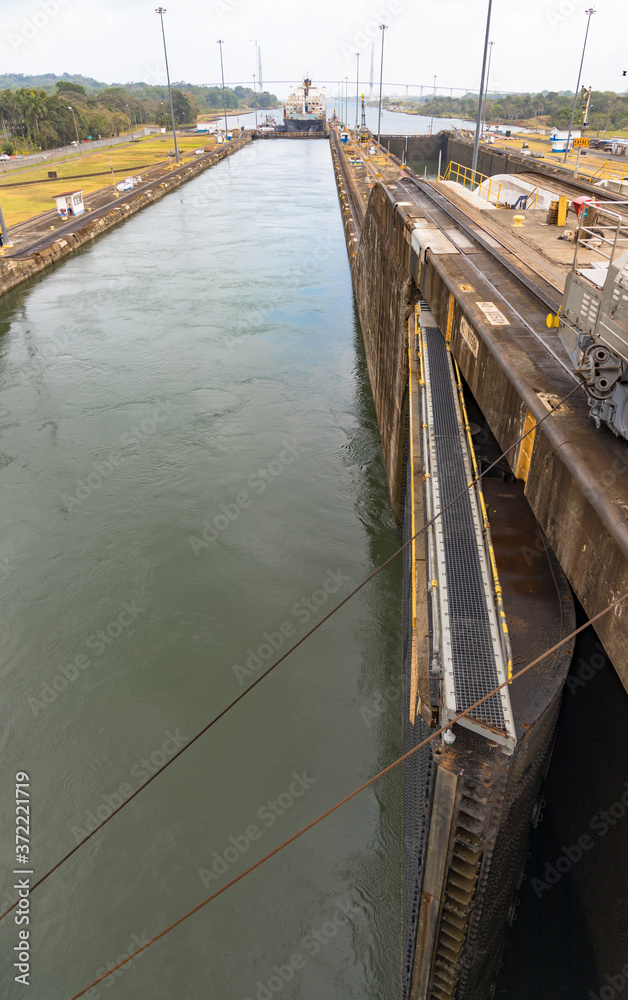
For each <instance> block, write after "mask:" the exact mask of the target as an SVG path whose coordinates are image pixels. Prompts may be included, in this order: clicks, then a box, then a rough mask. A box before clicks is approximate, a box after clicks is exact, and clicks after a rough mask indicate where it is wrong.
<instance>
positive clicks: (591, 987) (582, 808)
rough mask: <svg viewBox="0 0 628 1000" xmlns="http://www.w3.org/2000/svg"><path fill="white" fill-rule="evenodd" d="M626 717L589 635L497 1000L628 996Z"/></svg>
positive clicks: (624, 699)
mask: <svg viewBox="0 0 628 1000" xmlns="http://www.w3.org/2000/svg"><path fill="white" fill-rule="evenodd" d="M577 614H578V624H579V625H581V624H582V623H583V622H584V621H585V620H586V616H585V615H584V612H583V610H582V608H581V607H579V606H577ZM627 713H628V694H627V693H626V691H625V690H624V688H623V686H622V684H621V682H620V680H619V678H618V677H617V674H616V673H615V670H614V669H613V667H612V665H611V663H610V661H609V660H608V658H607V656H606V655H605V653H604V650H603V648H602V646H601V644H600V643H599V640H598V638H597V636H596V634H595V632H594V631H593V629H592V628H589V629H587V630H586V631H585V632H583V633H581V634H580V635H579V636H578V639H577V642H576V645H575V650H574V658H573V662H572V666H571V670H570V674H569V677H568V679H567V684H566V686H565V690H564V694H563V701H562V706H561V711H560V718H559V721H558V727H557V733H556V742H555V746H554V753H553V756H552V760H551V763H550V768H549V772H548V775H547V780H546V783H545V790H544V797H545V799H546V805H545V807H544V810H543V820H542V822H541V823H540V824H539V826H538V828H537V829H536V830H533V831H532V837H531V845H530V857H529V860H528V864H527V867H526V878H525V881H524V882H523V883H522V885H521V889H520V893H519V897H520V906H519V910H518V916H517V920H516V921H515V923H514V925H513V927H512V929H511V931H510V935H509V940H508V944H507V946H506V951H505V953H504V958H503V963H502V970H501V973H500V977H499V982H498V986H497V990H496V993H495V996H496V997H499V998H507V1000H530V998H531V997H534V998H535V1000H557V998H558V997H562V996H564V997H568V998H569V1000H594V998H599V1000H612V998H613V997H615V996H620V995H623V993H624V987H628V979H626V972H628V968H625V967H626V963H628V852H627V851H626V849H625V845H626V838H627V837H628V727H626V723H625V720H626V714H627ZM622 796H624V799H623V802H622V801H621V800H622ZM623 970H625V971H623ZM622 981H623V982H624V985H623V986H622Z"/></svg>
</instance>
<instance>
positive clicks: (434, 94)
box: [430, 73, 437, 135]
mask: <svg viewBox="0 0 628 1000" xmlns="http://www.w3.org/2000/svg"><path fill="white" fill-rule="evenodd" d="M436 76H437V74H436V73H434V93H433V94H432V100H433V101H435V100H436ZM433 134H434V109H433V107H432V120H431V122H430V135H433Z"/></svg>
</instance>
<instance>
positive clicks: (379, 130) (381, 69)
mask: <svg viewBox="0 0 628 1000" xmlns="http://www.w3.org/2000/svg"><path fill="white" fill-rule="evenodd" d="M387 27H388V25H387V24H380V26H379V30H380V31H381V33H382V59H381V62H380V66H379V109H378V111H377V144H378V145H379V140H380V138H381V134H382V80H383V79H384V32H385V31H386V28H387Z"/></svg>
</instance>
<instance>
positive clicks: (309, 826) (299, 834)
mask: <svg viewBox="0 0 628 1000" xmlns="http://www.w3.org/2000/svg"><path fill="white" fill-rule="evenodd" d="M627 597H628V593H626V594H624V595H623V596H622V597H618V598H617V600H615V601H613V603H612V604H609V605H608V606H607V607H606V608H604V609H603V610H602V611H600V612H599V613H598V614H597V615H595V616H594V617H593V618H589V619H588V620H587V621H586V622H585V623H584V625H580V627H579V628H577V629H575V630H574V631H573V632H571V633H570V635H567V636H565V638H564V639H561V640H560V642H557V643H556V644H555V645H554V646H552V647H551V649H546V650H545V652H544V653H541V655H540V656H537V658H536V660H532V662H531V663H529V664H528V665H527V667H523V669H522V670H520V671H519V672H518V673H516V674H515V675H514V677H513V680H517V678H519V677H522V676H523V675H524V674H525V673H527V672H528V670H531V669H532V667H536V666H537V665H538V664H539V663H540V662H541V661H542V660H544V659H545V658H546V657H548V656H550V655H551V654H552V653H555V652H556V650H557V649H560V648H561V647H562V646H564V644H565V643H566V642H570V641H571V639H573V638H574V637H575V636H577V635H578V634H579V633H580V632H582V631H583V630H584V629H586V628H588V627H589V625H592V624H593V622H596V621H598V619H600V618H602V617H603V616H604V615H606V614H608V612H609V611H611V610H612V609H613V608H616V607H617V606H618V605H619V604H621V603H622V601H625V600H626V598H627ZM510 683H512V682H511V681H507V680H506V681H503V682H502V683H501V684H499V685H498V687H496V688H494V689H493V690H492V691H489V693H488V694H485V695H484V697H483V698H480V699H479V701H476V702H475V704H474V705H470V706H469V708H466V709H465V710H464V712H461V713H460V714H459V715H457V716H456V718H455V719H451V720H450V721H449V722H448V723H447V725H445V726H441V728H440V729H437V730H436V731H435V732H433V733H431V735H430V736H428V737H427V739H424V740H423V741H422V742H421V743H418V744H417V745H416V746H415V747H413V748H412V750H408V751H407V753H404V754H403V755H402V756H401V757H398V758H397V760H395V761H393V763H392V764H389V765H388V766H387V767H385V768H384V769H383V770H382V771H379V772H378V773H377V774H375V775H373V777H372V778H369V780H368V781H365V782H364V784H363V785H360V787H359V788H356V789H355V790H354V791H353V792H351V793H350V794H349V795H346V796H345V798H344V799H341V800H340V802H336V804H335V805H334V806H332V807H331V809H328V810H327V811H326V812H324V813H322V814H321V815H320V816H318V817H317V818H316V819H314V820H312V822H311V823H308V824H307V826H304V827H302V829H301V830H299V831H298V832H297V833H294V834H293V835H292V836H291V837H288V839H287V840H284V842H283V843H282V844H279V846H278V847H275V848H274V849H273V850H272V851H269V853H268V854H265V855H264V857H263V858H260V860H259V861H256V862H255V864H253V865H251V866H250V867H249V868H247V869H246V870H245V871H243V872H241V874H240V875H236V877H235V878H232V879H231V881H230V882H227V883H226V885H223V886H222V888H221V889H218V890H217V891H216V892H214V893H212V895H211V896H208V897H207V899H204V900H203V901H202V902H200V903H197V905H196V906H194V907H192V909H191V910H188V912H187V913H184V914H183V916H182V917H179V919H178V920H175V921H174V922H173V923H171V924H170V925H169V926H168V927H165V928H164V930H163V931H160V932H159V934H155V936H154V937H152V938H151V939H150V941H147V942H146V944H143V945H142V946H141V948H138V949H137V950H136V951H134V952H133V953H132V954H130V955H127V957H126V958H124V959H123V960H122V961H121V962H118V964H117V965H113V966H112V967H111V968H110V969H108V970H107V971H106V972H105V973H103V975H102V976H99V977H98V979H94V981H93V982H91V983H90V984H89V986H85V987H84V988H83V989H82V990H80V991H79V992H78V993H75V994H74V995H73V996H72V997H70V1000H78V998H79V997H82V996H83V995H84V994H85V993H87V992H88V991H89V990H91V989H93V987H94V986H97V985H98V983H102V981H103V980H104V979H107V978H108V977H109V976H111V975H112V974H113V973H114V972H115V971H116V970H117V969H120V968H121V967H122V966H123V965H126V963H127V962H130V961H131V959H133V958H135V957H136V956H137V955H139V954H140V953H141V952H142V951H146V949H147V948H150V946H151V945H152V944H155V942H156V941H159V940H160V938H162V937H165V935H166V934H169V933H170V931H172V930H174V928H175V927H178V926H179V924H182V923H183V922H184V921H185V920H187V919H188V918H189V917H191V916H193V915H194V914H195V913H198V911H199V910H202V909H203V907H204V906H207V904H208V903H211V902H212V900H214V899H216V898H217V897H218V896H221V895H222V894H223V892H226V891H227V889H230V888H231V886H233V885H236V883H238V882H241V881H242V879H243V878H245V877H246V876H247V875H250V873H251V872H254V871H255V870H256V869H257V868H259V867H260V866H261V865H263V864H265V862H266V861H269V860H270V858H273V857H274V856H275V854H279V852H280V851H283V849H284V848H285V847H287V846H288V845H289V844H292V843H293V841H295V840H298V839H299V837H302V836H303V834H304V833H307V831H308V830H311V829H312V827H314V826H317V825H318V823H320V822H322V820H324V819H326V818H327V817H328V816H331V814H332V813H333V812H336V810H337V809H340V807H341V806H344V805H345V804H346V803H347V802H350V801H351V799H354V798H355V796H356V795H359V794H360V792H363V791H364V789H365V788H368V787H369V786H370V785H372V784H374V782H376V781H378V780H379V779H380V778H383V776H384V775H385V774H388V773H389V772H390V771H392V770H394V768H396V767H398V766H399V764H402V763H403V762H404V760H407V759H408V758H409V757H411V756H412V755H413V754H415V753H416V752H417V751H418V750H420V749H421V748H422V747H424V746H426V745H427V744H428V743H431V742H432V740H434V739H436V737H437V736H440V735H441V733H444V732H445V730H446V729H449V728H450V727H451V726H453V725H454V723H456V722H460V720H461V719H463V718H464V717H465V715H468V714H469V712H473V711H474V710H475V709H476V708H478V706H479V705H482V704H483V702H485V701H487V700H488V699H489V698H492V697H493V696H494V695H495V694H497V693H498V692H499V691H501V689H502V688H504V687H507V685H508V684H510Z"/></svg>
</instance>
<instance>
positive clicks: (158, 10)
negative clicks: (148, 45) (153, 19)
mask: <svg viewBox="0 0 628 1000" xmlns="http://www.w3.org/2000/svg"><path fill="white" fill-rule="evenodd" d="M155 13H156V14H159V17H160V18H161V34H162V36H163V40H164V58H165V60H166V78H167V80H168V94H169V95H170V114H171V116H172V134H173V136H174V155H175V159H176V161H177V163H178V162H179V147H178V146H177V127H176V125H175V121H174V105H173V103H172V87H171V86H170V70H169V69H168V51H167V49H166V32H165V31H164V14H166V13H167V11H166V8H165V7H155Z"/></svg>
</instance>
